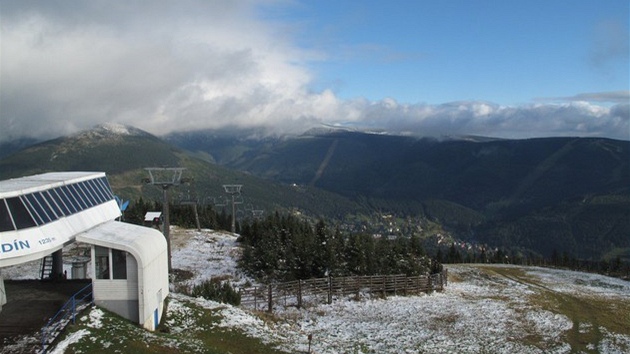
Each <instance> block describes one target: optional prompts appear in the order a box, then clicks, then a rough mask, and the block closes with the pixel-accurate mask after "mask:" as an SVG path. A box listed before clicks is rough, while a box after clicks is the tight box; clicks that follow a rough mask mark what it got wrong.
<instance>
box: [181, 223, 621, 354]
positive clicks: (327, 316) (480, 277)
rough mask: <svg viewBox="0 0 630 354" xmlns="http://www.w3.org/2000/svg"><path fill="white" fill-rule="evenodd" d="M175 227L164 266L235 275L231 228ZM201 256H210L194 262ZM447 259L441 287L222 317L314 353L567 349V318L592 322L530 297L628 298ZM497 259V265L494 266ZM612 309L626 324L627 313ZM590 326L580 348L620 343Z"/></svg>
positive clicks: (581, 278)
mask: <svg viewBox="0 0 630 354" xmlns="http://www.w3.org/2000/svg"><path fill="white" fill-rule="evenodd" d="M182 236H184V237H185V238H186V239H188V241H187V242H182V243H181V248H179V249H178V250H176V251H174V253H173V264H174V267H176V268H177V267H179V268H185V269H189V270H192V271H194V272H195V273H196V274H197V276H196V277H195V278H194V279H195V280H203V279H205V278H208V277H210V276H217V275H221V274H229V275H231V276H232V277H234V279H235V280H236V282H237V283H242V282H243V280H240V281H239V279H242V278H240V277H241V276H242V275H241V274H240V273H239V272H238V271H236V270H235V268H234V265H235V263H234V260H233V259H232V258H231V256H232V255H235V254H237V250H236V245H235V244H234V241H235V239H234V237H232V236H230V235H226V234H221V233H213V232H210V231H205V232H201V233H200V232H197V231H192V230H188V231H184V232H180V233H179V237H180V240H181V237H182ZM207 259H212V261H211V262H210V263H209V264H207V263H204V262H205V261H206V260H207ZM204 264H205V266H204ZM447 268H448V270H449V272H450V278H451V280H452V281H451V282H450V283H449V286H448V287H447V288H446V290H445V291H444V292H442V293H433V294H430V295H424V296H412V297H389V298H387V299H378V298H376V299H364V300H363V301H351V300H348V301H337V302H334V303H333V304H331V305H318V306H315V307H311V308H307V309H301V310H298V309H296V308H285V309H282V308H280V309H278V310H277V311H276V312H275V315H276V316H277V317H278V318H279V320H278V321H277V322H273V323H265V322H263V321H262V320H260V319H259V318H258V317H255V316H254V315H251V314H249V313H248V312H247V311H244V310H242V309H236V308H232V307H226V308H225V310H223V311H224V312H225V316H224V318H225V320H224V322H225V326H231V327H237V328H240V329H242V330H244V331H246V332H247V333H249V334H250V335H252V336H256V337H260V338H263V339H265V340H267V341H269V342H274V343H280V344H279V348H281V349H284V350H286V351H288V352H296V351H306V350H307V349H308V340H307V336H308V335H309V334H310V335H312V338H313V340H312V343H311V350H312V351H313V352H314V353H419V352H427V353H440V352H443V353H452V352H458V353H480V352H487V353H568V352H571V351H572V350H573V349H576V348H572V346H571V344H570V343H569V342H568V332H570V331H571V330H572V329H573V327H574V325H575V326H577V327H578V328H579V330H580V331H582V332H583V333H584V334H585V335H584V339H585V340H586V339H587V338H590V337H589V336H587V335H586V334H587V333H586V332H587V331H588V330H589V329H592V327H593V326H594V325H596V324H593V323H587V322H583V323H578V324H575V323H574V320H573V319H571V318H569V317H567V315H565V314H563V313H562V311H561V310H559V309H558V310H556V309H554V308H553V306H551V308H550V306H543V305H542V304H541V303H540V302H536V301H532V299H534V298H536V297H537V296H542V295H545V294H546V293H547V292H549V291H551V292H554V293H556V294H560V295H562V294H565V295H570V296H579V298H580V299H587V300H588V299H589V298H596V299H598V300H602V299H603V300H607V299H609V300H610V301H611V304H618V303H621V304H624V303H625V304H627V306H626V307H624V309H626V308H630V283H629V282H625V281H622V280H619V279H615V278H609V277H604V276H600V275H594V274H587V273H580V272H571V271H563V270H554V269H545V268H523V267H511V266H493V267H489V268H486V267H484V266H471V265H453V266H448V267H447ZM502 268H504V271H505V272H501V271H498V272H497V271H494V270H497V269H498V270H501V269H502ZM502 273H506V274H508V275H507V276H506V275H502ZM513 273H514V274H516V275H518V274H520V278H519V279H517V278H515V276H513V275H510V274H513ZM523 279H525V281H524V280H523ZM248 280H249V279H248ZM250 281H251V280H250ZM203 302H204V303H205V304H206V305H205V306H215V307H216V306H218V304H216V303H215V304H212V303H211V302H207V301H203ZM615 306H616V305H615ZM619 316H621V317H622V321H626V323H627V324H628V326H627V327H628V328H630V313H625V314H624V313H620V314H619ZM623 316H625V319H624V318H623ZM597 330H598V331H599V332H600V333H601V338H599V339H598V340H597V341H594V342H592V343H585V347H586V348H587V349H591V350H595V351H597V352H600V353H624V352H630V335H629V334H628V331H630V330H627V331H626V332H625V333H615V332H613V331H611V330H610V329H607V328H605V327H602V328H598V329H597ZM573 351H575V350H573Z"/></svg>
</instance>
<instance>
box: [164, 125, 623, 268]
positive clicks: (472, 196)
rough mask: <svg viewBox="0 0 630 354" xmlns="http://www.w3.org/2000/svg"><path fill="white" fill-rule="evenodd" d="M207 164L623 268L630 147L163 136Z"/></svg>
mask: <svg viewBox="0 0 630 354" xmlns="http://www.w3.org/2000/svg"><path fill="white" fill-rule="evenodd" d="M168 139H169V141H171V142H173V143H174V144H176V145H180V146H185V147H186V148H187V149H188V150H191V151H197V153H198V154H204V155H206V156H211V157H212V160H213V161H216V162H217V163H220V164H223V165H224V166H226V167H230V168H233V169H238V170H241V171H243V172H247V173H251V174H253V175H256V176H260V177H263V178H266V179H269V180H273V181H278V182H282V183H286V184H296V185H302V186H310V187H317V188H322V189H325V190H328V191H330V192H333V193H335V194H339V195H342V196H345V197H348V198H351V199H352V200H354V201H356V202H357V203H360V204H361V205H363V206H364V207H366V208H369V209H372V210H386V211H390V212H395V213H397V214H398V215H417V214H422V215H425V216H427V217H430V218H432V219H434V220H439V222H441V223H443V224H445V225H447V226H450V228H451V229H452V230H453V231H454V232H456V233H457V234H458V235H459V236H460V237H461V238H464V239H468V240H473V241H478V242H487V243H489V244H491V245H494V246H500V247H510V248H514V247H517V248H523V249H533V250H536V251H537V252H540V253H541V254H543V255H546V256H549V255H551V253H552V252H553V251H554V250H556V251H558V252H567V253H568V254H570V255H572V256H577V257H582V258H594V259H598V258H599V257H613V256H616V255H621V256H624V257H628V260H630V237H628V235H630V142H628V141H618V140H611V139H601V138H544V139H528V140H498V139H483V138H480V137H467V138H463V139H459V138H458V139H443V140H436V139H420V138H416V137H401V136H391V135H386V134H365V133H360V132H349V131H332V132H330V131H327V132H323V133H322V132H319V131H316V132H311V133H310V134H305V135H302V136H300V137H297V138H292V139H267V140H256V139H245V138H243V137H240V138H239V137H234V136H232V137H226V136H224V137H223V140H220V142H219V140H217V139H216V138H214V137H210V136H208V135H207V134H206V133H204V132H197V133H189V134H188V135H187V136H186V137H185V138H184V139H182V137H181V136H179V137H178V136H170V137H169V138H168Z"/></svg>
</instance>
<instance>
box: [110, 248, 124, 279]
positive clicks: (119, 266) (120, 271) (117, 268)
mask: <svg viewBox="0 0 630 354" xmlns="http://www.w3.org/2000/svg"><path fill="white" fill-rule="evenodd" d="M112 273H113V276H114V277H113V278H114V279H127V252H125V251H120V250H115V249H112Z"/></svg>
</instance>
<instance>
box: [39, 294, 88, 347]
mask: <svg viewBox="0 0 630 354" xmlns="http://www.w3.org/2000/svg"><path fill="white" fill-rule="evenodd" d="M93 301H94V300H93V297H92V283H90V284H88V285H86V286H85V287H83V288H82V289H81V290H79V291H77V292H76V293H75V294H74V295H72V297H71V298H70V299H69V300H68V301H66V303H65V304H64V305H63V306H62V307H61V309H60V310H59V311H57V313H56V314H55V315H54V316H53V317H51V318H50V320H48V322H47V323H46V325H45V326H44V327H42V353H45V352H46V349H47V347H48V345H50V343H52V341H54V340H55V338H56V337H57V336H58V335H59V333H61V331H63V329H64V328H66V326H67V325H68V323H70V322H72V324H75V323H76V315H77V313H78V312H80V311H81V310H83V309H84V308H85V307H86V306H87V305H89V304H91V303H92V302H93Z"/></svg>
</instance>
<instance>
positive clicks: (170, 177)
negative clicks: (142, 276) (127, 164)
mask: <svg viewBox="0 0 630 354" xmlns="http://www.w3.org/2000/svg"><path fill="white" fill-rule="evenodd" d="M145 170H146V171H147V172H149V179H147V180H145V182H146V183H148V184H151V185H154V186H160V187H162V191H163V193H162V198H163V200H162V215H163V216H164V226H163V230H162V233H163V234H164V238H165V239H166V245H167V249H168V272H169V273H171V272H172V271H173V266H172V264H171V238H170V226H171V225H170V220H169V210H168V189H169V188H170V187H173V186H178V185H180V184H181V183H182V182H186V181H185V180H183V179H182V173H183V171H184V170H185V168H183V167H147V168H145Z"/></svg>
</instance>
